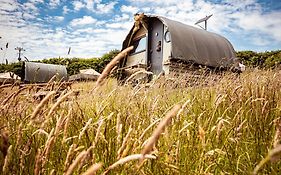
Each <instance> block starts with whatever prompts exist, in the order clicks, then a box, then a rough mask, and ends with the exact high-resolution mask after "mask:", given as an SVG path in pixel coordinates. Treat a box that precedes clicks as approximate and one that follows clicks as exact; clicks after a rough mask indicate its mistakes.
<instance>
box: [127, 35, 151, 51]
mask: <svg viewBox="0 0 281 175" xmlns="http://www.w3.org/2000/svg"><path fill="white" fill-rule="evenodd" d="M143 38H146V39H145V42H146V45H145V49H142V50H139V51H137V52H134V53H130V54H129V56H133V55H136V54H139V53H142V52H145V51H146V50H147V35H146V34H145V35H141V36H139V37H137V38H134V39H133V40H132V42H131V43H132V44H133V43H134V42H135V41H137V40H141V39H143ZM136 49H137V48H136Z"/></svg>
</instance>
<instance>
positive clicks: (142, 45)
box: [130, 36, 146, 55]
mask: <svg viewBox="0 0 281 175" xmlns="http://www.w3.org/2000/svg"><path fill="white" fill-rule="evenodd" d="M132 45H133V46H134V49H133V50H132V51H131V52H130V54H131V55H132V54H136V53H139V52H143V51H145V50H146V36H144V37H142V38H139V39H137V40H134V41H133V43H132Z"/></svg>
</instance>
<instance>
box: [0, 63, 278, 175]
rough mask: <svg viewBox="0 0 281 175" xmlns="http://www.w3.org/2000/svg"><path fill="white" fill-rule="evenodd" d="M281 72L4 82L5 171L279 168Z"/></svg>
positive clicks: (205, 172)
mask: <svg viewBox="0 0 281 175" xmlns="http://www.w3.org/2000/svg"><path fill="white" fill-rule="evenodd" d="M280 77H281V71H279V70H258V69H253V70H248V71H246V72H244V73H242V74H240V75H237V74H233V73H225V74H224V75H222V76H221V77H220V78H215V79H213V76H212V75H209V76H204V77H202V78H199V79H196V80H194V82H192V83H191V84H190V85H187V84H186V80H184V78H182V77H178V78H166V79H165V78H163V77H160V78H158V79H156V80H154V81H152V82H150V83H149V84H138V85H136V86H134V87H132V86H131V85H119V84H118V83H117V81H116V80H115V79H108V80H106V81H105V83H104V84H103V85H102V86H100V87H98V88H94V87H95V82H79V83H74V84H72V85H71V88H68V89H67V90H65V91H63V92H62V93H60V94H58V93H57V91H58V87H59V85H56V86H52V85H51V84H50V85H49V86H47V87H44V88H43V89H41V90H44V91H48V94H47V95H46V96H45V97H44V98H43V99H34V97H33V94H35V92H36V88H37V87H36V86H23V87H19V86H13V85H10V86H5V85H2V86H0V94H1V95H0V102H1V104H0V129H1V138H0V167H1V169H2V174H35V175H38V174H66V175H70V174H84V175H86V174H151V175H152V174H202V175H211V174H279V173H280V172H281V161H280V155H281V147H280V140H281V118H280V117H281V88H280V87H281V79H280Z"/></svg>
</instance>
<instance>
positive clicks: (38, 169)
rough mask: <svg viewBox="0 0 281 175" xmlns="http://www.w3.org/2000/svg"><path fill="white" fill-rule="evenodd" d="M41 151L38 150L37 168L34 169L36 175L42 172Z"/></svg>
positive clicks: (36, 157)
mask: <svg viewBox="0 0 281 175" xmlns="http://www.w3.org/2000/svg"><path fill="white" fill-rule="evenodd" d="M41 162H42V158H41V149H38V150H37V154H36V156H35V167H34V175H39V172H40V170H41Z"/></svg>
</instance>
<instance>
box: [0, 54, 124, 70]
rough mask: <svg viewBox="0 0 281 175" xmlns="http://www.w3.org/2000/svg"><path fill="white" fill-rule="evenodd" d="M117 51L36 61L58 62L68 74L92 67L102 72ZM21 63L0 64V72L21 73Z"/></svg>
mask: <svg viewBox="0 0 281 175" xmlns="http://www.w3.org/2000/svg"><path fill="white" fill-rule="evenodd" d="M118 53H119V51H118V50H112V51H110V52H108V53H106V54H104V55H103V56H102V57H101V58H90V59H83V58H50V59H44V60H40V61H36V62H41V63H47V64H60V65H66V66H67V72H68V74H69V75H73V74H77V73H79V70H81V69H88V68H92V69H94V70H96V71H97V72H100V73H101V72H102V71H103V69H104V67H105V65H106V64H108V63H109V62H110V60H111V59H112V58H114V57H115V56H116V55H117V54H118ZM21 66H22V63H19V62H17V63H11V64H8V65H6V64H0V73H2V72H14V73H16V74H17V75H20V74H21Z"/></svg>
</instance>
